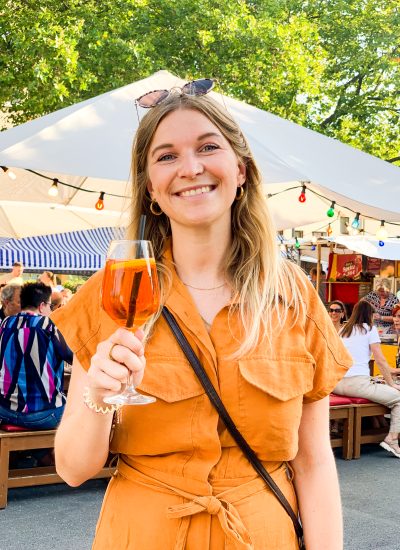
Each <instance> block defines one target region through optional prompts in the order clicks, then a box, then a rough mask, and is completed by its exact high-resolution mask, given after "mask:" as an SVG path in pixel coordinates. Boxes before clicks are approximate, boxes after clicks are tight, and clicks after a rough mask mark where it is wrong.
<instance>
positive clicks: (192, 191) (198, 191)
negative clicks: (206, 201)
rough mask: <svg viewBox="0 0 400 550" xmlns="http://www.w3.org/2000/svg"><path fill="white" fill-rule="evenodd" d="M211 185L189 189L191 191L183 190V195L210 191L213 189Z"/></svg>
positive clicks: (181, 194) (189, 195)
mask: <svg viewBox="0 0 400 550" xmlns="http://www.w3.org/2000/svg"><path fill="white" fill-rule="evenodd" d="M211 189H212V188H211V186H210V185H206V186H204V187H198V188H197V189H189V191H183V192H182V193H180V196H181V197H192V196H194V195H201V194H202V193H209V192H210V191H211Z"/></svg>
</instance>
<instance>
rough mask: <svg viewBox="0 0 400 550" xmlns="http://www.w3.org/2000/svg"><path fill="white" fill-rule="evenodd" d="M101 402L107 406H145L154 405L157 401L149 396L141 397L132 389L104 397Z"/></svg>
mask: <svg viewBox="0 0 400 550" xmlns="http://www.w3.org/2000/svg"><path fill="white" fill-rule="evenodd" d="M103 401H104V403H107V404H109V405H147V404H149V403H154V402H155V401H157V399H156V398H155V397H153V396H151V395H142V394H141V393H138V392H137V391H135V390H134V389H130V388H129V389H128V388H127V389H126V390H125V391H123V392H122V393H118V394H117V395H110V397H105V398H104V399H103Z"/></svg>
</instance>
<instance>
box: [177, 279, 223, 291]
mask: <svg viewBox="0 0 400 550" xmlns="http://www.w3.org/2000/svg"><path fill="white" fill-rule="evenodd" d="M182 283H183V281H182ZM183 284H184V285H185V286H188V287H189V288H193V289H194V290H217V288H222V287H223V286H225V285H226V282H225V283H222V285H218V286H212V287H210V288H199V287H197V286H192V285H189V284H188V283H183Z"/></svg>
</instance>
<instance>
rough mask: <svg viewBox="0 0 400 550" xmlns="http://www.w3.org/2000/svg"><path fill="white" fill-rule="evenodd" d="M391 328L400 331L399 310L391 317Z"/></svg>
mask: <svg viewBox="0 0 400 550" xmlns="http://www.w3.org/2000/svg"><path fill="white" fill-rule="evenodd" d="M393 326H394V328H395V329H396V330H398V331H400V309H398V310H397V311H396V313H395V314H394V315H393Z"/></svg>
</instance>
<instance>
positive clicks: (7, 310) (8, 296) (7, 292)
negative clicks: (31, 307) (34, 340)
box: [0, 284, 21, 322]
mask: <svg viewBox="0 0 400 550" xmlns="http://www.w3.org/2000/svg"><path fill="white" fill-rule="evenodd" d="M20 294H21V285H14V284H8V285H6V286H3V288H2V289H1V309H0V322H1V321H3V319H5V318H6V317H8V316H10V315H17V313H19V312H20V311H21V300H20Z"/></svg>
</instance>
